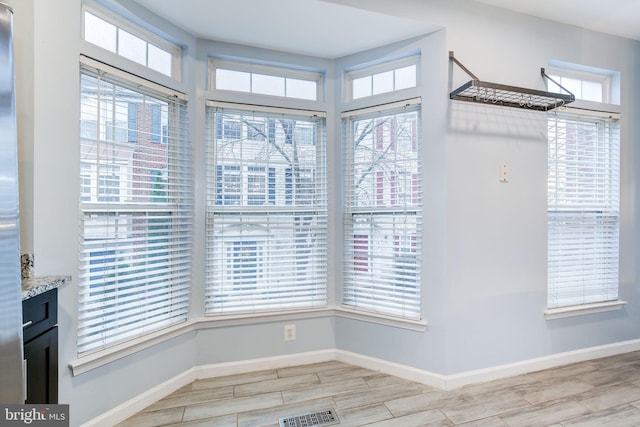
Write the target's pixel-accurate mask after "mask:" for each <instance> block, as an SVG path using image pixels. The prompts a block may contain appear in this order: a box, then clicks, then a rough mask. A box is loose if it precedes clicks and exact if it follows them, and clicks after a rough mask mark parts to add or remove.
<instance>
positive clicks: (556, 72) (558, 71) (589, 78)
mask: <svg viewBox="0 0 640 427" xmlns="http://www.w3.org/2000/svg"><path fill="white" fill-rule="evenodd" d="M545 72H546V74H547V75H548V76H549V77H550V78H551V79H553V80H555V82H557V83H559V84H560V85H561V86H564V87H566V86H565V85H564V84H562V81H561V79H562V78H569V79H573V80H579V81H580V82H581V84H582V83H584V82H591V83H597V84H600V85H601V87H602V93H601V96H602V100H601V101H600V102H598V101H592V100H587V99H584V98H582V97H580V96H579V94H575V93H574V94H573V95H575V97H576V100H580V101H588V102H595V103H598V104H610V103H611V99H612V93H611V92H612V79H613V77H612V75H611V74H608V73H604V72H603V73H597V72H590V71H586V70H573V69H571V70H570V69H566V68H560V67H553V66H551V67H548V68H547V69H546V70H545ZM555 82H551V81H547V82H546V83H547V88H548V90H551V91H552V92H553V91H558V92H561V91H560V90H559V89H560V88H557V84H556V83H555Z"/></svg>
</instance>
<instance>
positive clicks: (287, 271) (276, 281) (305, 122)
mask: <svg viewBox="0 0 640 427" xmlns="http://www.w3.org/2000/svg"><path fill="white" fill-rule="evenodd" d="M206 120H207V129H208V138H207V172H208V178H207V179H208V181H207V182H208V184H207V225H206V230H207V235H206V312H207V313H209V314H221V313H234V312H236V313H237V312H260V311H269V310H286V309H294V308H303V307H316V306H323V305H326V302H327V268H326V265H327V184H326V182H327V177H326V131H325V119H324V118H323V117H319V116H317V115H310V114H309V113H303V112H300V113H294V112H291V111H287V112H279V111H277V110H269V109H263V110H262V111H257V110H253V111H250V110H242V109H234V108H223V107H221V106H213V105H211V106H208V107H207V119H206Z"/></svg>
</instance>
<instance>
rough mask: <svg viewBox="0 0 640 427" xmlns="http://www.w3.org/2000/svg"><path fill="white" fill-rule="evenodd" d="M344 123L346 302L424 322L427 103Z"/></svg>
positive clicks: (355, 116)
mask: <svg viewBox="0 0 640 427" xmlns="http://www.w3.org/2000/svg"><path fill="white" fill-rule="evenodd" d="M375 110H377V111H369V112H362V114H358V113H357V112H356V113H353V114H349V115H348V116H347V117H345V118H344V123H343V129H344V132H345V134H344V141H345V149H346V153H345V159H346V168H345V169H346V170H345V177H346V178H345V190H346V194H345V197H346V203H345V206H346V216H345V274H344V294H343V304H345V305H347V306H350V307H353V308H356V309H362V310H365V311H371V312H376V313H380V314H385V315H392V316H397V317H401V318H407V319H414V320H416V319H420V318H421V262H420V258H421V255H420V253H421V247H422V244H421V241H422V237H421V235H422V218H421V211H422V184H421V181H422V179H421V165H420V151H421V147H420V145H421V144H420V136H419V129H420V105H419V104H418V105H413V106H407V107H400V108H398V107H389V108H387V109H385V108H384V107H379V108H376V109H375Z"/></svg>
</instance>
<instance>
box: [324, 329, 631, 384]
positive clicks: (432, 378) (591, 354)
mask: <svg viewBox="0 0 640 427" xmlns="http://www.w3.org/2000/svg"><path fill="white" fill-rule="evenodd" d="M638 350H640V340H631V341H622V342H618V343H613V344H606V345H601V346H597V347H589V348H584V349H580V350H574V351H568V352H564V353H556V354H551V355H549V356H543V357H537V358H533V359H528V360H523V361H520V362H514V363H508V364H505V365H499V366H492V367H490V368H485V369H477V370H473V371H466V372H461V373H458V374H450V375H443V374H438V373H435V372H430V371H426V370H423V369H418V368H414V367H412V366H407V365H402V364H399V363H394V362H389V361H387V360H383V359H377V358H375V357H370V356H365V355H362V354H358V353H351V352H348V351H343V350H336V360H339V361H342V362H345V363H349V364H352V365H356V366H361V367H363V368H368V369H372V370H375V371H380V372H384V373H386V374H389V375H394V376H397V377H400V378H405V379H408V380H411V381H417V382H420V383H423V384H427V385H430V386H433V387H437V388H440V389H443V390H452V389H455V388H459V387H462V386H465V385H468V384H477V383H483V382H487V381H493V380H497V379H501V378H507V377H512V376H514V375H522V374H527V373H530V372H535V371H540V370H543V369H549V368H555V367H558V366H563V365H568V364H571V363H577V362H583V361H585V360H592V359H599V358H601V357H607V356H613V355H616V354H623V353H629V352H632V351H638Z"/></svg>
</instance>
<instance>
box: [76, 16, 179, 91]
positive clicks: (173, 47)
mask: <svg viewBox="0 0 640 427" xmlns="http://www.w3.org/2000/svg"><path fill="white" fill-rule="evenodd" d="M86 13H89V14H91V15H94V16H95V17H97V18H99V19H101V20H103V21H106V22H107V23H109V24H111V25H113V26H114V27H115V28H116V40H115V43H116V46H115V51H113V50H110V49H107V48H105V47H103V46H100V45H98V44H94V43H92V42H90V41H88V40H87V39H86V35H85V19H86ZM80 28H81V29H80V31H81V34H80V37H81V40H84V41H85V42H86V43H90V44H91V45H92V46H96V47H98V48H100V49H103V50H105V51H107V52H111V53H113V54H114V55H117V56H118V57H119V58H123V59H125V60H127V61H131V62H132V63H135V64H138V65H140V66H143V67H145V68H146V69H148V70H150V71H153V72H155V73H159V74H161V75H163V76H167V77H170V78H172V79H174V80H176V81H182V51H183V48H182V46H180V45H178V44H176V43H173V42H171V41H169V40H167V39H165V38H163V37H161V36H159V35H158V34H156V33H154V32H153V31H150V30H147V29H145V28H142V27H141V26H139V25H136V24H135V23H134V22H131V21H130V20H128V19H126V18H124V17H123V16H122V15H119V14H117V13H114V12H111V11H110V10H108V9H107V8H105V7H102V6H99V5H87V4H83V5H82V8H81V26H80ZM118 30H123V31H125V32H127V33H130V34H132V35H133V36H135V37H137V38H139V39H141V40H143V41H144V42H146V49H145V64H142V63H140V62H138V61H135V60H133V59H129V58H127V57H126V56H123V55H121V54H120V53H119V49H118V40H119V36H118ZM149 45H152V46H154V47H156V48H157V49H160V50H162V51H164V52H166V53H168V54H169V55H170V56H171V73H170V74H165V73H164V72H162V71H159V70H157V69H155V68H152V67H150V66H149Z"/></svg>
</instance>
